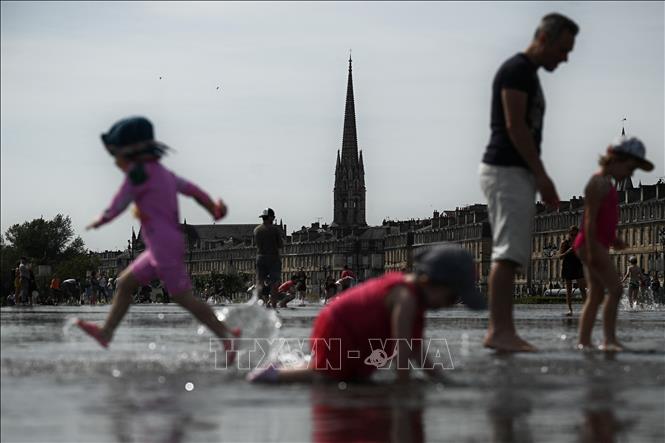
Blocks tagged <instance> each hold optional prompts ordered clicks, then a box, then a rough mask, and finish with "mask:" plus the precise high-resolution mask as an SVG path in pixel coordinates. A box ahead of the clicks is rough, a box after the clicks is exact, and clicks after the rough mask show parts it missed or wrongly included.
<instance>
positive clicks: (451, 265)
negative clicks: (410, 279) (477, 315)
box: [413, 245, 487, 310]
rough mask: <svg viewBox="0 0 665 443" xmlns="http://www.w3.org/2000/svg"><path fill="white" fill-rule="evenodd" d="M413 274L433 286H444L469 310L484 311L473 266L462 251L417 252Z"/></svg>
mask: <svg viewBox="0 0 665 443" xmlns="http://www.w3.org/2000/svg"><path fill="white" fill-rule="evenodd" d="M414 258H415V260H414V261H415V263H414V266H413V270H414V272H415V273H416V274H417V275H422V274H424V275H426V276H427V277H428V278H429V280H430V281H431V282H432V283H435V284H445V285H447V286H449V287H450V288H451V289H452V290H453V293H454V294H455V295H456V296H457V297H459V298H460V299H461V300H462V303H464V304H465V305H466V306H468V307H469V308H470V309H474V310H481V309H487V302H486V301H485V297H483V295H482V294H481V293H480V291H479V290H478V288H477V287H476V283H475V277H476V272H475V266H474V261H473V257H472V256H471V254H470V253H469V252H468V251H467V250H465V249H462V248H461V247H458V246H451V245H439V246H434V247H431V248H428V249H423V250H421V251H419V252H418V253H417V254H416V256H415V257H414Z"/></svg>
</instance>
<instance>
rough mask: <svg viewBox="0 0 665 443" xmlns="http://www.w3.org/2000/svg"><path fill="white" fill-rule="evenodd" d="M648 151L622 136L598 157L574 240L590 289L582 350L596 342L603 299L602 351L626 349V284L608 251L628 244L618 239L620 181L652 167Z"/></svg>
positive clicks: (584, 310)
mask: <svg viewBox="0 0 665 443" xmlns="http://www.w3.org/2000/svg"><path fill="white" fill-rule="evenodd" d="M645 154H646V149H645V148H644V144H643V143H642V142H641V141H640V140H638V139H637V138H635V137H626V136H621V137H619V138H617V139H616V140H615V141H614V142H613V143H611V144H610V145H609V146H608V147H607V152H606V153H605V155H603V156H602V157H601V158H600V160H599V161H598V163H599V165H600V169H599V170H598V171H597V172H596V173H595V174H594V175H593V176H591V179H590V180H589V182H588V183H587V185H586V188H585V189H584V218H583V221H582V229H581V230H580V233H579V234H578V235H577V237H576V238H575V243H574V244H573V248H574V249H575V253H576V254H577V255H578V256H579V257H580V260H582V264H583V265H584V272H585V275H586V280H587V284H588V287H589V290H588V296H587V298H586V302H585V303H584V307H583V308H582V313H581V315H580V330H579V341H578V345H577V346H578V348H579V349H581V350H588V349H590V348H591V346H592V343H591V333H592V331H593V324H594V322H595V321H596V314H597V313H598V307H599V306H600V304H601V303H602V304H603V334H604V340H603V342H602V344H601V345H600V349H601V350H604V351H610V352H615V351H621V350H622V349H623V346H622V345H621V343H619V341H618V340H617V337H616V319H617V309H618V305H619V299H620V297H621V294H622V293H623V287H622V286H621V282H620V281H619V273H618V271H617V269H616V267H615V266H614V261H613V260H612V257H610V253H609V249H610V248H611V247H612V248H614V249H615V250H621V249H625V248H626V243H625V242H624V241H622V240H621V239H619V238H618V237H617V224H618V223H619V197H618V194H617V190H616V183H618V182H620V181H622V180H624V179H626V178H628V177H630V176H632V175H633V172H635V169H637V168H640V169H643V170H645V171H651V170H652V169H653V163H651V162H650V161H648V160H647V159H646V158H645ZM613 181H614V182H613ZM605 290H607V294H605Z"/></svg>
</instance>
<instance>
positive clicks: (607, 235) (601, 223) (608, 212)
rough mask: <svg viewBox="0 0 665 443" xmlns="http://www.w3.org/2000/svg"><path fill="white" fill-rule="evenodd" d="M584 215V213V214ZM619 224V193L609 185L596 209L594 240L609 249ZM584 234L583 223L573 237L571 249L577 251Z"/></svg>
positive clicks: (582, 241)
mask: <svg viewBox="0 0 665 443" xmlns="http://www.w3.org/2000/svg"><path fill="white" fill-rule="evenodd" d="M585 217H586V214H585ZM618 224H619V195H618V194H617V189H616V187H615V186H610V190H609V192H608V193H607V195H605V198H603V202H602V203H601V204H600V208H599V209H598V216H597V218H596V240H597V241H598V243H600V244H601V245H603V246H605V247H606V248H608V249H609V247H610V246H611V245H612V243H614V240H615V239H616V236H617V225H618ZM585 239H586V236H585V234H584V223H582V228H581V229H580V232H579V233H578V234H577V237H575V243H574V244H573V249H574V250H575V251H577V250H578V249H579V248H581V247H582V246H584V242H585Z"/></svg>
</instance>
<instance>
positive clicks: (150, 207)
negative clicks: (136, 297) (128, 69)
mask: <svg viewBox="0 0 665 443" xmlns="http://www.w3.org/2000/svg"><path fill="white" fill-rule="evenodd" d="M102 141H103V142H104V146H105V147H106V149H107V150H108V152H109V153H110V154H111V155H112V156H113V157H114V158H115V163H116V165H117V166H118V167H119V168H120V169H121V170H122V171H123V172H124V173H125V174H126V177H125V181H124V183H123V184H122V186H121V188H120V190H119V191H118V193H117V194H116V195H115V197H114V198H113V201H112V202H111V205H110V206H109V208H108V209H106V211H104V213H103V214H102V215H101V216H100V217H99V218H98V219H97V220H95V221H94V222H92V223H91V224H90V225H89V226H88V227H87V229H91V228H98V227H100V226H102V225H103V224H105V223H108V222H110V221H111V220H113V219H114V218H115V217H117V216H118V215H119V214H120V213H122V212H123V211H124V210H125V209H126V208H127V206H128V205H129V204H130V203H131V202H132V201H133V202H134V203H135V205H136V212H137V217H138V218H139V219H140V220H141V228H142V230H141V232H142V236H143V240H144V241H145V244H146V250H145V251H144V252H143V253H141V255H139V256H138V258H137V259H136V260H134V261H133V262H132V263H131V264H130V265H129V267H128V268H127V269H125V270H124V271H123V272H122V274H121V275H120V277H119V278H118V280H117V287H116V290H117V292H116V295H115V297H113V305H112V306H111V310H110V312H109V314H108V317H107V319H106V323H104V326H102V327H99V326H97V325H96V324H93V323H89V322H86V321H84V320H80V319H77V320H76V324H77V325H78V326H79V327H80V328H81V329H82V330H83V331H85V332H86V333H87V334H89V335H90V336H91V337H93V338H94V339H95V340H97V342H99V344H100V345H101V346H103V347H105V348H106V347H108V345H109V342H110V341H111V339H112V338H113V333H114V332H115V329H116V328H117V326H118V324H119V323H120V321H121V320H122V318H123V317H124V316H125V314H126V313H127V310H128V309H129V305H130V303H131V302H132V295H133V294H134V292H135V291H136V289H137V288H139V287H141V286H145V285H147V284H148V283H149V282H150V281H151V280H155V279H157V278H159V279H161V280H162V281H164V283H165V285H166V288H167V289H168V291H169V293H170V294H172V297H173V300H175V301H176V302H177V303H178V304H179V305H181V306H182V307H183V308H185V309H187V310H188V311H189V312H191V313H192V314H193V315H194V317H196V318H197V319H198V320H199V321H200V322H201V323H203V324H204V325H206V326H207V327H208V328H209V329H210V330H211V331H212V332H213V333H214V334H215V335H217V336H218V337H220V338H229V337H230V336H231V335H234V336H238V335H239V330H234V331H230V330H229V329H228V328H227V327H226V325H225V324H224V323H222V322H220V321H219V320H218V319H217V317H216V316H215V313H214V312H213V310H212V309H211V308H210V307H209V306H208V305H207V304H206V303H204V302H202V301H201V300H199V299H197V298H196V297H194V295H193V294H192V285H191V282H190V279H189V275H188V274H187V270H186V268H185V264H184V262H183V257H184V252H185V242H184V238H183V233H182V231H181V229H180V226H179V224H178V219H179V215H178V192H179V193H181V194H185V195H188V196H190V197H193V198H194V199H195V200H196V201H197V202H198V203H199V204H200V205H201V206H203V207H204V208H206V209H207V210H208V212H210V214H211V215H212V216H213V218H214V219H215V220H219V219H221V218H222V217H224V216H225V215H226V211H227V210H226V206H225V205H224V203H222V201H221V200H218V201H217V202H213V201H212V199H211V198H210V197H209V196H208V195H207V194H206V193H205V192H204V191H202V190H201V189H199V188H198V187H197V186H196V185H194V184H193V183H190V182H188V181H187V180H185V179H183V178H181V177H178V176H177V175H175V174H174V173H172V172H171V171H169V170H168V169H166V168H165V167H164V166H162V165H161V163H160V162H159V159H160V158H161V157H162V155H163V154H164V153H165V152H166V151H167V150H168V149H169V148H168V147H167V146H166V145H164V144H162V143H160V142H158V141H155V140H154V136H153V129H152V124H151V123H150V121H149V120H147V119H146V118H144V117H130V118H126V119H123V120H120V121H119V122H117V123H116V124H115V125H113V126H112V127H111V129H110V130H109V132H108V133H106V134H102ZM224 343H225V345H228V344H229V343H228V342H226V341H225V342H224Z"/></svg>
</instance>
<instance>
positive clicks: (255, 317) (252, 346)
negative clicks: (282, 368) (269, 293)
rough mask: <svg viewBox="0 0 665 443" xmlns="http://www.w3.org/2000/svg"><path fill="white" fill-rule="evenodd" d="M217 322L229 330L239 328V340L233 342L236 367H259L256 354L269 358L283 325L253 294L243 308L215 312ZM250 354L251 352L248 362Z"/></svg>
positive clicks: (237, 307)
mask: <svg viewBox="0 0 665 443" xmlns="http://www.w3.org/2000/svg"><path fill="white" fill-rule="evenodd" d="M216 314H217V318H219V319H220V320H221V321H223V322H225V323H226V324H227V325H228V326H229V327H231V328H240V330H241V336H240V338H241V339H240V340H237V341H235V342H234V348H235V349H236V350H238V356H237V360H238V363H239V365H240V366H239V367H244V368H247V367H255V366H256V365H258V364H259V363H260V358H259V359H257V354H256V351H257V350H259V349H260V350H261V351H262V353H263V354H265V357H266V358H272V353H271V352H272V347H273V344H274V341H275V339H277V338H278V336H279V329H280V328H281V327H282V322H281V320H280V319H279V317H278V316H277V313H276V312H275V311H274V310H271V309H266V308H265V307H264V306H263V302H262V301H260V300H259V298H258V297H257V295H256V294H254V296H253V297H252V298H251V299H250V300H249V301H248V302H247V303H244V304H241V305H239V306H236V307H224V308H222V309H220V310H217V311H216ZM250 351H252V352H253V356H252V358H250Z"/></svg>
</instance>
